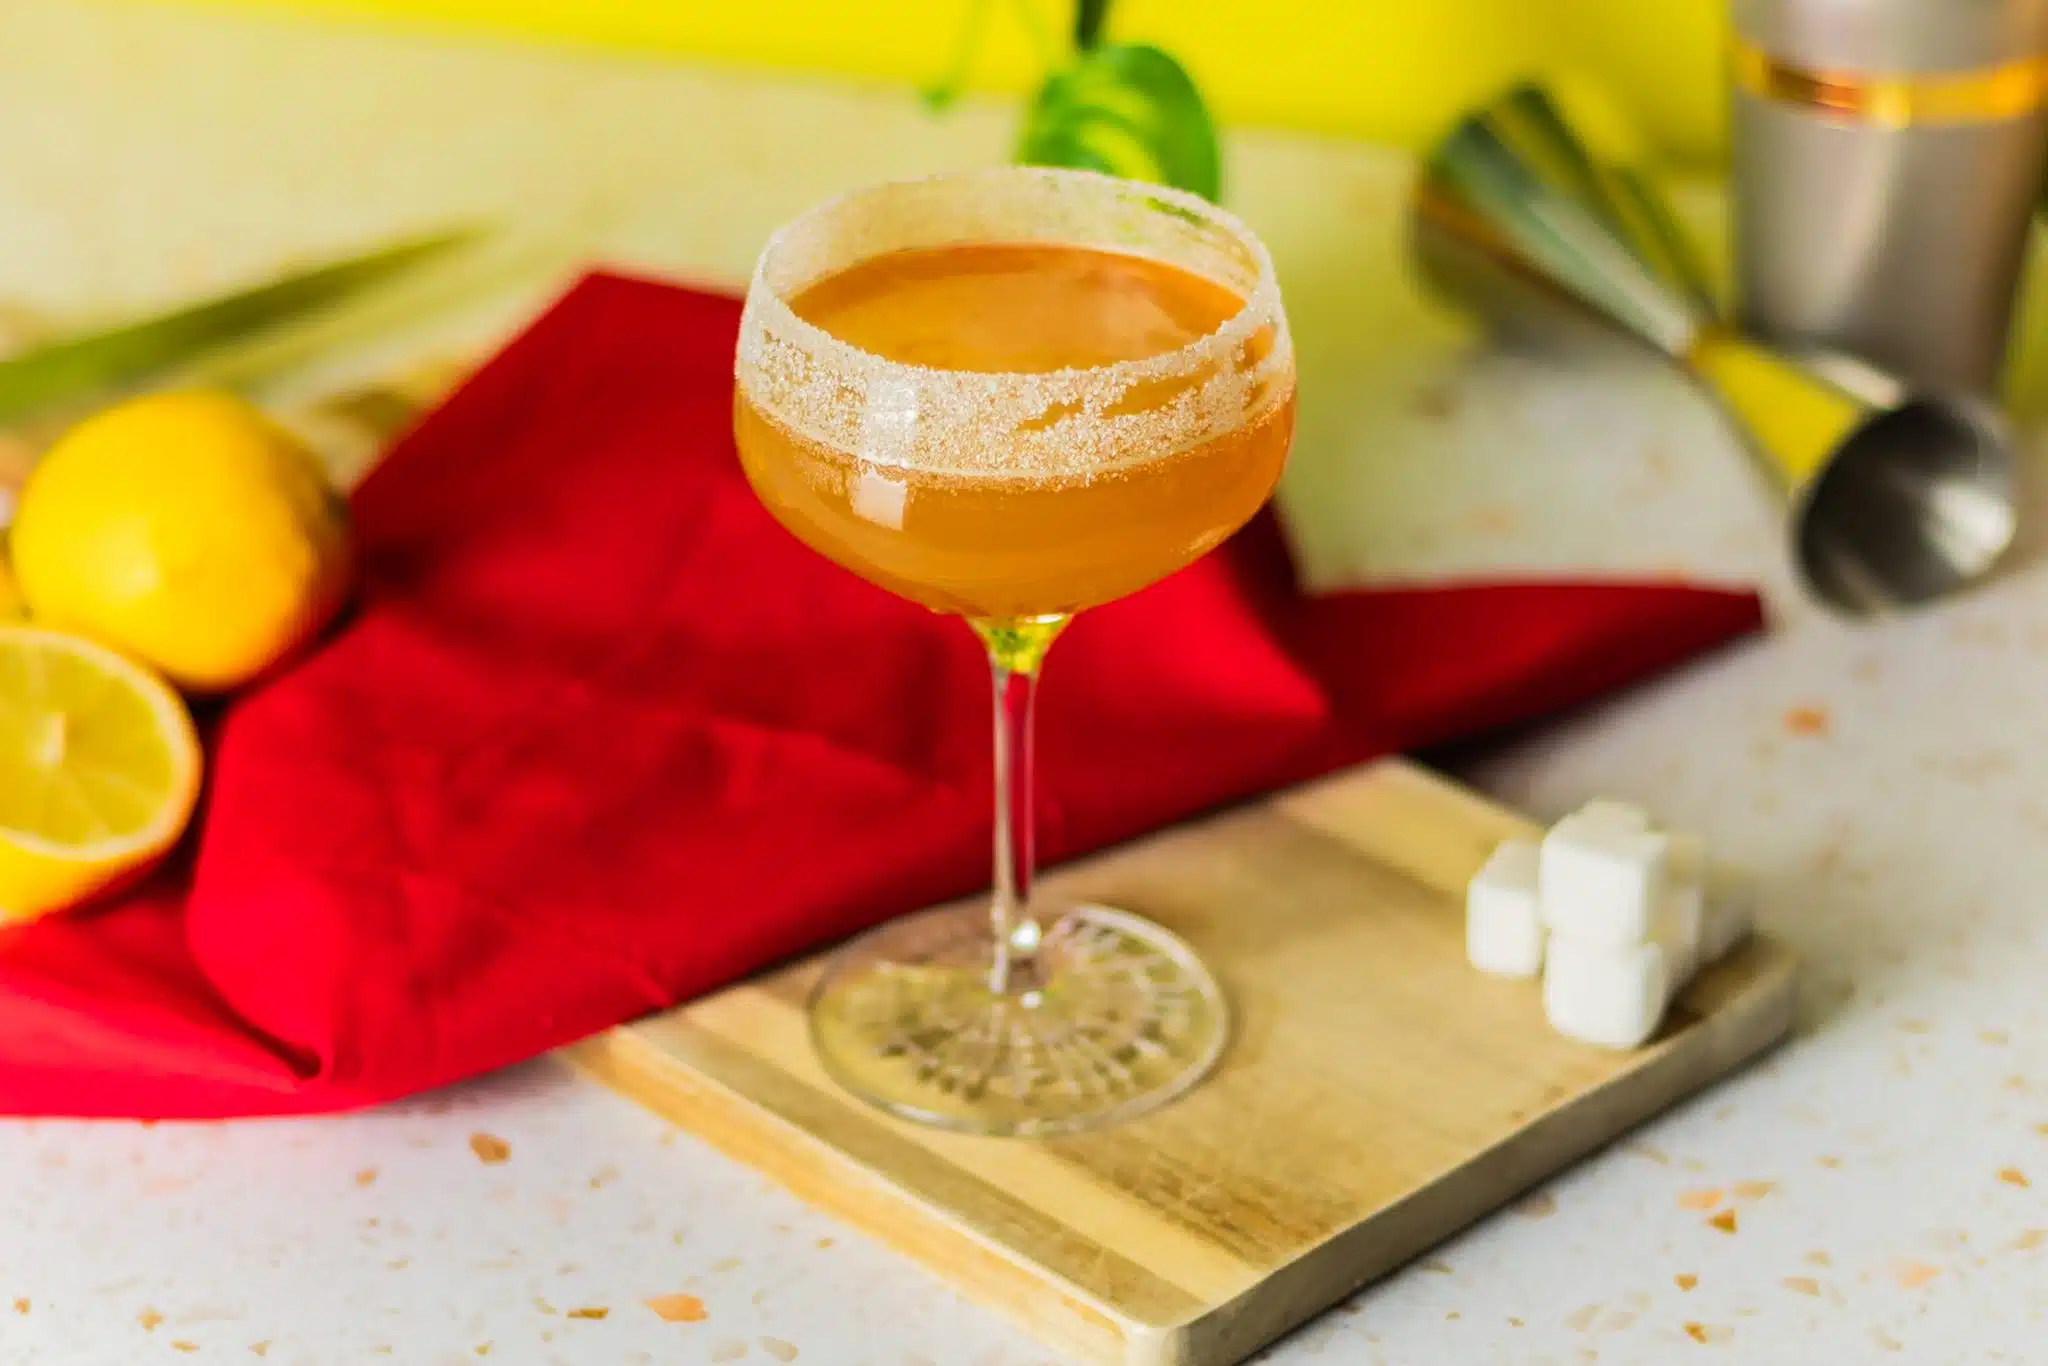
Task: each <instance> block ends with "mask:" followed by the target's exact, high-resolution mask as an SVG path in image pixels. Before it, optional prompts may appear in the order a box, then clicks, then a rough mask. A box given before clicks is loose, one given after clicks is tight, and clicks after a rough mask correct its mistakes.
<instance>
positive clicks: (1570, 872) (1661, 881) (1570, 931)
mask: <svg viewBox="0 0 2048 1366" xmlns="http://www.w3.org/2000/svg"><path fill="white" fill-rule="evenodd" d="M1670 843H1671V842H1670V839H1669V837H1668V836H1666V835H1662V834H1659V833H1657V832H1654V831H1650V830H1632V829H1628V828H1627V827H1625V826H1621V825H1618V824H1614V823H1611V822H1610V821H1608V820H1605V819H1602V818H1599V817H1588V816H1584V815H1577V816H1567V817H1565V818H1564V819H1563V820H1561V821H1559V822H1558V823H1557V824H1556V825H1554V826H1552V827H1551V828H1550V833H1549V834H1547V835H1545V836H1544V837H1543V851H1542V857H1541V859H1540V860H1539V866H1538V873H1537V881H1538V887H1539V890H1540V892H1541V894H1542V901H1543V921H1544V924H1545V925H1546V926H1547V927H1548V928H1549V929H1550V931H1551V932H1552V933H1553V934H1565V935H1570V936H1572V937H1573V938H1575V939H1582V940H1584V941H1586V942H1587V943H1589V944H1605V945H1608V946H1609V947H1611V948H1626V947H1628V946H1630V945H1632V944H1641V943H1643V942H1644V941H1646V940H1648V939H1650V938H1652V937H1653V936H1654V935H1655V933H1656V922H1657V916H1658V914H1659V912H1660V911H1661V910H1662V909H1663V900H1664V888H1665V881H1666V875H1665V863H1666V859H1667V857H1668V851H1669V848H1670Z"/></svg>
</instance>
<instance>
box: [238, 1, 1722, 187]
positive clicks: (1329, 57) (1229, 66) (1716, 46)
mask: <svg viewBox="0 0 2048 1366" xmlns="http://www.w3.org/2000/svg"><path fill="white" fill-rule="evenodd" d="M239 2H240V3H265V4H289V5H293V6H295V7H297V8H299V9H302V10H325V11H329V12H337V11H339V12H352V13H358V14H361V13H372V14H379V15H383V16H388V17H392V18H397V19H400V20H411V21H427V22H432V23H439V24H456V25H462V26H471V27H478V28H486V29H493V30H497V31H500V32H511V33H518V34H523V35H527V36H530V37H538V38H544V39H551V40H564V41H574V42H591V43H599V44H604V45H608V46H615V47H624V48H628V49H632V50H636V51H642V52H655V53H673V54H678V55H683V56H689V57H697V58H708V59H711V60H716V61H726V62H738V63H745V64H750V65H765V66H773V67H781V68H794V69H800V70H813V71H820V72H827V73H832V74H836V75H842V76H852V77H855V78H868V79H877V80H887V81H902V82H909V83H915V84H924V83H928V82H930V81H932V80H934V79H936V78H937V77H938V76H939V75H940V74H941V73H942V72H944V71H946V70H947V69H948V67H949V66H950V65H951V63H952V59H953V54H954V51H955V49H956V45H957V44H958V41H959V37H960V34H961V31H962V29H963V27H964V25H965V22H966V16H967V15H968V13H969V11H970V9H971V8H973V6H974V5H975V4H977V3H979V0H239ZM1722 8H1723V4H1722V0H1117V3H1116V4H1115V7H1114V8H1113V10H1112V12H1111V13H1112V17H1111V33H1112V35H1113V36H1116V37H1121V38H1129V39H1146V40H1150V41H1153V42H1157V43H1159V44H1161V45H1162V46H1164V47H1167V48H1168V49H1169V50H1171V51H1172V52H1174V53H1175V55H1177V56H1178V57H1180V58H1181V60H1182V61H1183V62H1184V63H1186V65H1187V66H1188V67H1189V68H1190V70H1192V71H1193V72H1194V74H1195V77H1196V79H1197V80H1198V81H1199V82H1200V83H1201V84H1202V87H1203V89H1204V90H1205V92H1206V93H1207V94H1208V95H1209V98H1210V100H1211V101H1212V102H1213V103H1214V104H1215V105H1216V107H1217V109H1218V111H1219V113H1220V114H1221V116H1222V117H1223V118H1224V120H1225V121H1227V122H1237V123H1261V124H1278V125H1283V126H1289V127H1296V128H1306V129H1312V130H1318V131H1323V132H1329V133H1335V134H1340V135H1346V136H1362V137H1368V138H1374V139H1380V140H1386V141H1393V142H1398V143H1403V144H1407V145H1411V146H1412V145H1415V144H1417V143H1419V142H1421V141H1423V140H1424V139H1426V138H1428V137H1430V136H1431V135H1432V134H1433V133H1434V132H1435V131H1436V130H1437V129H1439V128H1440V127H1442V126H1443V125H1444V124H1446V123H1447V122H1448V121H1449V119H1450V118H1451V117H1452V116H1453V115H1454V114H1455V113H1457V112H1458V111H1459V110H1460V109H1462V108H1464V107H1466V106H1467V105H1469V104H1470V103H1472V102H1473V101H1474V100H1476V99H1478V98H1480V97H1482V96H1483V95H1484V94H1486V93H1487V92H1489V91H1491V90H1493V89H1495V88H1497V87H1499V86H1500V85H1501V84H1503V83H1504V82H1506V81H1507V80H1509V79H1512V78H1513V77H1515V76H1518V75H1522V74H1526V73H1529V72H1541V73H1545V74H1551V75H1557V74H1561V73H1571V74H1574V75H1578V76H1581V77H1585V78H1590V79H1592V80H1594V81H1596V82H1597V83H1598V84H1599V85H1600V86H1602V87H1603V88H1604V89H1605V90H1606V91H1607V92H1608V93H1609V94H1611V95H1612V96H1614V97H1615V98H1616V99H1618V100H1619V101H1620V102H1621V103H1622V105H1623V107H1625V108H1626V109H1627V110H1628V111H1629V112H1630V113H1631V114H1632V115H1633V116H1634V117H1635V118H1636V119H1637V120H1638V121H1639V123H1640V124H1641V126H1642V128H1643V130H1644V131H1645V132H1646V133H1647V134H1648V135H1649V136H1650V137H1651V139H1652V140H1653V141H1654V142H1655V143H1656V144H1657V145H1658V146H1660V147H1661V148H1662V149H1664V150H1665V151H1666V152H1667V153H1670V154H1673V155H1676V156H1678V157H1680V158H1682V159H1685V160H1691V161H1698V160H1703V159H1708V158H1712V157H1714V156H1716V155H1718V153H1719V150H1720V146H1721V106H1722V99H1721V92H1720V62H1721V43H1722V24H1723V19H1722ZM1071 14H1072V3H1071V0H987V18H986V28H985V37H984V41H983V43H982V45H981V50H980V56H979V58H978V59H977V61H976V62H975V63H974V66H973V72H972V75H973V79H972V81H971V82H970V86H971V88H974V89H978V90H985V91H1015V90H1020V89H1023V88H1025V87H1026V86H1027V85H1028V84H1029V83H1030V82H1031V80H1032V79H1033V78H1034V76H1035V75H1036V73H1038V72H1039V71H1041V70H1042V69H1043V65H1044V63H1043V58H1042V57H1041V55H1040V52H1041V50H1042V49H1043V48H1044V47H1045V46H1047V45H1059V44H1063V43H1064V42H1065V39H1066V30H1067V27H1068V25H1069V23H1070V22H1071ZM1033 30H1036V32H1037V33H1038V35H1039V40H1038V41H1037V42H1036V43H1035V42H1034V40H1033V37H1032V33H1033Z"/></svg>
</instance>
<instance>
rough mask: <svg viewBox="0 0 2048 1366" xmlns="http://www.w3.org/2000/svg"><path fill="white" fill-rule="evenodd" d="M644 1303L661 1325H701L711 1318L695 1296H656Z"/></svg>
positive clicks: (702, 1303)
mask: <svg viewBox="0 0 2048 1366" xmlns="http://www.w3.org/2000/svg"><path fill="white" fill-rule="evenodd" d="M645 1303H646V1305H647V1307H648V1308H649V1309H652V1310H653V1311H654V1313H655V1316H656V1317H657V1318H659V1319H660V1320H661V1321H662V1322H663V1323H702V1322H703V1321H704V1320H705V1319H707V1318H709V1317H711V1316H710V1314H708V1313H707V1312H705V1309H704V1301H702V1300H700V1299H698V1298H697V1297H696V1296H695V1295H684V1294H674V1295H656V1296H655V1297H654V1298H653V1299H650V1300H647V1301H645Z"/></svg>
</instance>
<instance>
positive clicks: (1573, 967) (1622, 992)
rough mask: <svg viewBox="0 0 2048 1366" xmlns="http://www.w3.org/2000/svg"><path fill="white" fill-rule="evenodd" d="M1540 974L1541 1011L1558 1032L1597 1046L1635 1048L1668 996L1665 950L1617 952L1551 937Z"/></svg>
mask: <svg viewBox="0 0 2048 1366" xmlns="http://www.w3.org/2000/svg"><path fill="white" fill-rule="evenodd" d="M1548 959H1549V961H1548V963H1547V964H1546V965H1545V968H1544V972H1543V1013H1544V1014H1545V1015H1546V1016H1548V1017H1549V1019H1550V1025H1551V1028H1553V1029H1555V1030H1556V1031H1557V1032H1558V1033H1560V1034H1563V1035H1565V1036H1567V1037H1568V1038H1573V1039H1577V1040H1579V1041H1580V1042H1581V1043H1589V1044H1596V1045H1598V1046H1599V1047H1602V1048H1635V1047H1638V1046H1639V1045H1641V1044H1642V1043H1643V1042H1644V1041H1645V1040H1647V1039H1648V1038H1649V1037H1650V1036H1651V1035H1652V1034H1654V1033H1656V1032H1657V1025H1658V1023H1659V1022H1660V1021H1662V1020H1663V1018H1664V1005H1665V1001H1666V998H1667V997H1668V996H1669V995H1670V992H1669V990H1668V987H1669V976H1670V974H1669V970H1668V968H1667V966H1666V964H1665V961H1664V949H1663V947H1662V946H1661V945H1659V944H1657V943H1656V942H1654V941H1652V942H1650V943H1645V944H1636V945H1633V946H1628V947H1622V948H1616V947H1613V946H1611V945H1605V944H1588V943H1586V942H1584V941H1582V940H1577V939H1571V938H1568V937H1566V936H1565V935H1561V934H1553V935H1552V936H1551V937H1550V943H1549V946H1548Z"/></svg>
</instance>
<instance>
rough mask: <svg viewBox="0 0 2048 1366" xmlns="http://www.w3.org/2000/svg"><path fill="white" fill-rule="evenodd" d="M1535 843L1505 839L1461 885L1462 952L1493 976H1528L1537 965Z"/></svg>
mask: <svg viewBox="0 0 2048 1366" xmlns="http://www.w3.org/2000/svg"><path fill="white" fill-rule="evenodd" d="M1536 868H1537V853H1536V846H1535V845H1534V844H1532V843H1529V842H1528V841H1526V840H1508V841H1507V842H1506V843H1504V844H1502V845H1501V846H1500V847H1499V848H1497V849H1495V850H1494V851H1493V856H1492V857H1491V858H1489V859H1487V860H1486V865H1485V866H1484V867H1482V868H1481V869H1480V870H1479V871H1478V872H1477V873H1475V874H1474V875H1473V877H1472V881H1471V882H1470V883H1469V884H1467V886H1466V888H1465V956H1466V957H1467V958H1469V959H1470V960H1471V961H1472V966H1473V967H1475V968H1478V969H1479V970H1480V971H1481V972H1486V973H1491V974H1493V975H1494V976H1496V977H1534V976H1535V975H1536V974H1537V973H1538V972H1539V971H1541V970H1542V968H1543V916H1542V914H1541V912H1540V911H1539V909H1538V904H1537V900H1536Z"/></svg>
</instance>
